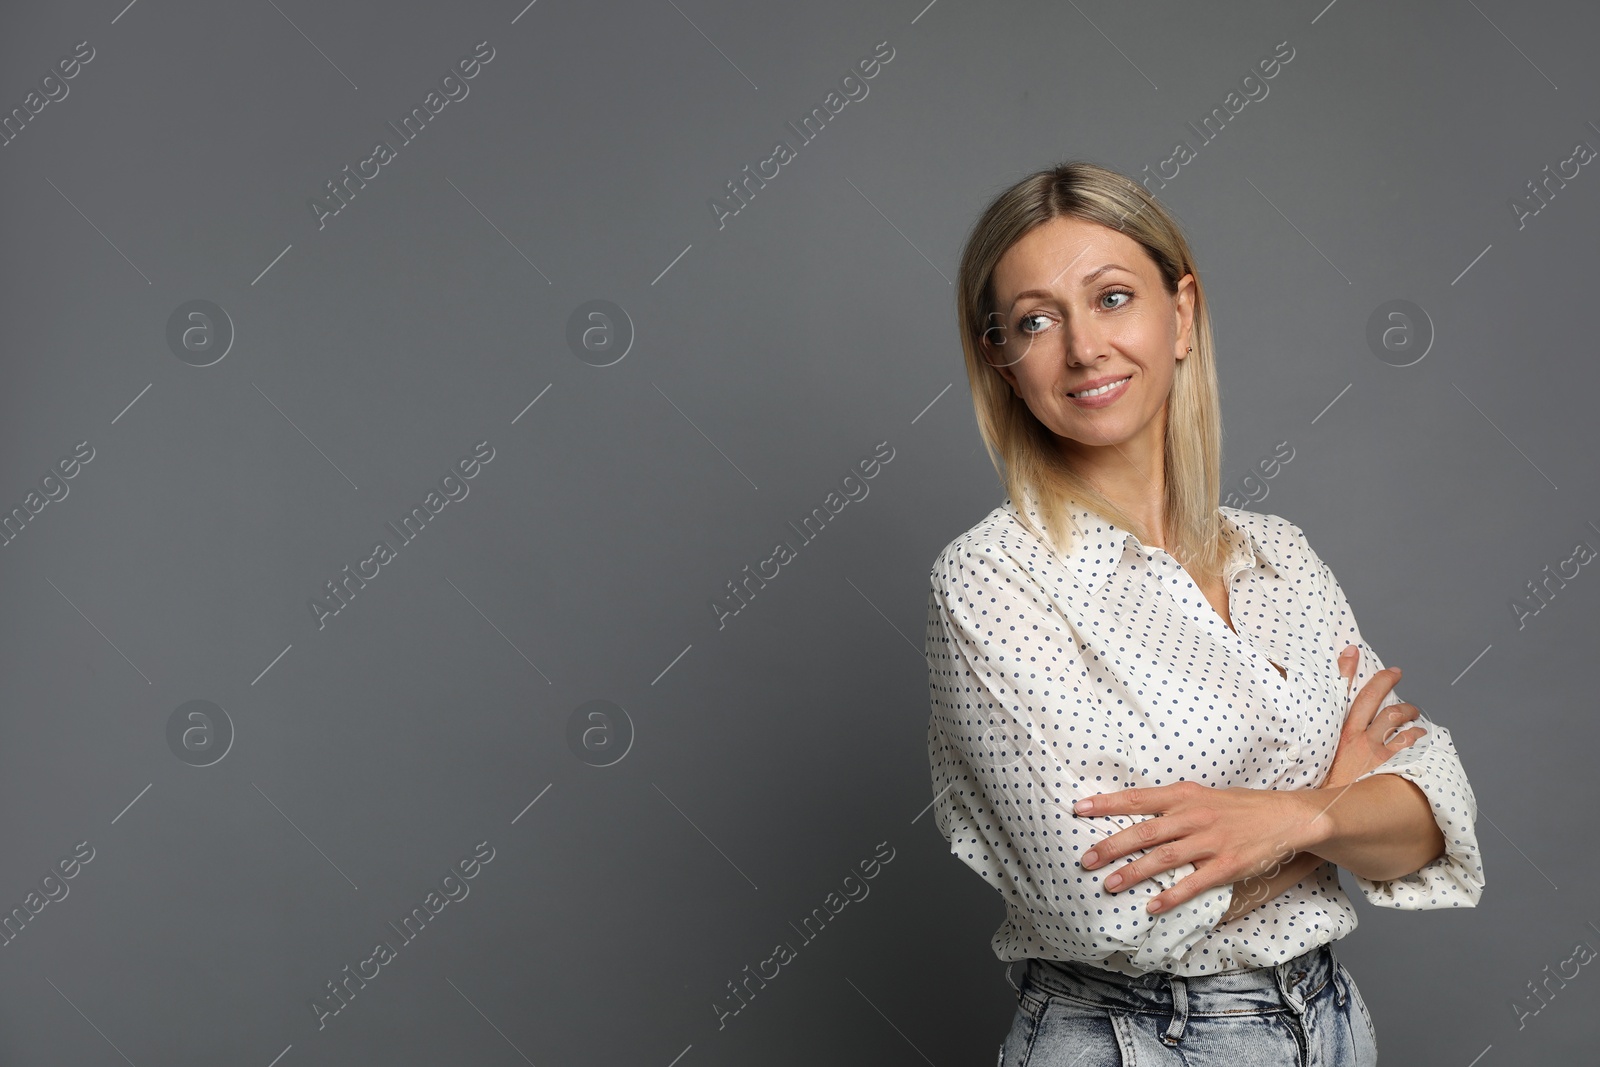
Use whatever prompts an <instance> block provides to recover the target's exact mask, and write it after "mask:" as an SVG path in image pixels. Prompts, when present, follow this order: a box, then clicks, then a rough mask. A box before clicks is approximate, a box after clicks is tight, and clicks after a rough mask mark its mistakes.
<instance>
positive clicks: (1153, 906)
mask: <svg viewBox="0 0 1600 1067" xmlns="http://www.w3.org/2000/svg"><path fill="white" fill-rule="evenodd" d="M1160 910H1161V901H1159V900H1152V901H1151V902H1150V908H1149V911H1150V914H1151V915H1154V914H1155V913H1156V912H1158V911H1160Z"/></svg>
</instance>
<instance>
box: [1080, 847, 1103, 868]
mask: <svg viewBox="0 0 1600 1067" xmlns="http://www.w3.org/2000/svg"><path fill="white" fill-rule="evenodd" d="M1099 862H1100V854H1099V853H1098V852H1096V851H1095V850H1094V849H1090V850H1089V851H1088V852H1085V853H1084V854H1083V865H1084V866H1085V867H1093V866H1094V865H1095V864H1097V863H1099Z"/></svg>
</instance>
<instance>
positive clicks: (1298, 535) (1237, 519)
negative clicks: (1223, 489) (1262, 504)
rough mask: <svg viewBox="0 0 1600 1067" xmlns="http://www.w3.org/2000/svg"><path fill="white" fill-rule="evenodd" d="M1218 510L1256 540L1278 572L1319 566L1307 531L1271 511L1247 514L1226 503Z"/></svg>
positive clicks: (1320, 558)
mask: <svg viewBox="0 0 1600 1067" xmlns="http://www.w3.org/2000/svg"><path fill="white" fill-rule="evenodd" d="M1218 510H1220V511H1221V512H1222V514H1223V517H1225V518H1227V519H1230V520H1232V522H1233V523H1234V525H1235V526H1237V527H1238V528H1239V529H1241V530H1244V531H1245V532H1247V533H1248V534H1249V535H1250V536H1251V537H1252V538H1253V539H1254V540H1255V543H1256V547H1257V548H1258V549H1259V550H1260V551H1261V553H1262V554H1263V555H1265V556H1266V557H1267V558H1268V560H1269V562H1272V563H1273V564H1274V565H1276V566H1278V568H1279V569H1280V570H1286V569H1287V570H1292V569H1296V568H1297V567H1299V566H1308V567H1317V566H1320V565H1321V563H1322V557H1320V556H1318V555H1317V552H1316V550H1315V549H1314V548H1312V547H1311V542H1310V541H1309V540H1307V539H1306V532H1305V531H1304V530H1302V529H1301V528H1300V527H1299V526H1298V525H1296V524H1295V523H1293V522H1291V521H1289V520H1288V519H1286V518H1284V517H1283V516H1282V515H1278V514H1275V513H1273V512H1270V511H1247V510H1245V509H1244V508H1232V507H1228V506H1227V505H1226V504H1224V505H1221V506H1220V508H1219V509H1218Z"/></svg>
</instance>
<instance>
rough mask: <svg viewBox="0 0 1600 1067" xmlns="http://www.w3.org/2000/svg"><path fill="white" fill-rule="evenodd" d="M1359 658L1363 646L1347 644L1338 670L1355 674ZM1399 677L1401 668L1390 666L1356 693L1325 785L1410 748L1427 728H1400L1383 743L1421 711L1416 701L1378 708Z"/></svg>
mask: <svg viewBox="0 0 1600 1067" xmlns="http://www.w3.org/2000/svg"><path fill="white" fill-rule="evenodd" d="M1360 658H1361V650H1360V649H1359V648H1357V647H1356V646H1355V645H1347V646H1346V647H1345V650H1344V651H1343V652H1341V653H1339V674H1340V675H1341V676H1343V677H1345V678H1349V679H1353V678H1355V676H1356V667H1357V664H1358V661H1359V660H1360ZM1399 680H1400V668H1398V667H1388V668H1385V669H1384V670H1381V671H1379V672H1378V673H1377V674H1375V675H1373V676H1372V677H1371V678H1369V679H1367V684H1366V685H1364V686H1362V687H1361V692H1360V693H1358V694H1356V698H1355V700H1354V701H1353V702H1351V704H1350V712H1349V714H1348V715H1347V716H1346V717H1345V721H1344V729H1343V730H1342V731H1341V732H1340V734H1339V747H1338V748H1337V749H1336V750H1335V751H1334V754H1333V766H1332V767H1331V768H1329V770H1328V775H1327V777H1326V778H1325V779H1323V781H1322V786H1321V787H1322V788H1324V789H1327V788H1331V787H1335V786H1343V785H1349V784H1350V783H1351V782H1353V781H1355V780H1356V779H1357V778H1360V777H1361V776H1362V775H1363V774H1366V773H1367V772H1368V771H1370V770H1372V769H1373V768H1374V767H1377V766H1379V765H1381V764H1382V763H1384V762H1386V761H1387V760H1388V759H1389V757H1390V756H1392V755H1394V754H1395V753H1396V752H1399V751H1400V750H1401V749H1403V748H1409V747H1410V746H1411V745H1412V744H1414V743H1415V742H1416V740H1417V739H1418V738H1419V737H1421V736H1423V735H1424V734H1426V733H1427V732H1428V731H1427V730H1426V729H1424V728H1423V727H1421V726H1413V727H1410V728H1409V729H1405V730H1401V731H1400V732H1398V733H1396V734H1395V735H1394V736H1393V737H1392V738H1389V741H1388V743H1387V744H1385V743H1384V738H1385V737H1386V736H1387V735H1388V734H1389V733H1390V732H1391V731H1393V730H1394V729H1395V727H1396V726H1398V725H1400V724H1401V723H1402V722H1405V721H1407V720H1409V719H1414V718H1416V717H1417V714H1418V709H1417V706H1416V705H1415V704H1406V703H1400V704H1391V705H1390V706H1389V707H1387V708H1384V709H1383V711H1382V712H1381V713H1380V712H1378V706H1379V705H1380V704H1382V703H1383V698H1384V697H1385V696H1386V695H1387V694H1388V692H1389V690H1391V689H1393V688H1394V684H1395V682H1397V681H1399Z"/></svg>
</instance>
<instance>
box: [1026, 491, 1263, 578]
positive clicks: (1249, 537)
mask: <svg viewBox="0 0 1600 1067" xmlns="http://www.w3.org/2000/svg"><path fill="white" fill-rule="evenodd" d="M1025 499H1026V501H1027V503H1028V505H1029V506H1028V515H1029V517H1030V518H1032V519H1033V521H1034V523H1035V524H1036V525H1037V524H1038V522H1039V519H1038V513H1037V511H1036V510H1035V505H1036V503H1037V499H1036V498H1035V497H1034V496H1033V494H1032V493H1031V492H1027V493H1026V494H1025ZM1005 507H1006V508H1007V509H1008V510H1009V511H1010V512H1011V514H1012V516H1013V518H1017V517H1019V513H1018V510H1017V507H1016V505H1015V504H1014V503H1013V502H1012V501H1011V500H1010V499H1009V498H1008V499H1007V500H1006V503H1005ZM1218 510H1219V511H1220V512H1221V515H1222V528H1223V536H1224V537H1225V538H1226V539H1227V542H1228V558H1227V561H1226V562H1225V563H1224V564H1223V569H1222V574H1223V578H1224V580H1228V579H1231V578H1232V577H1233V575H1234V573H1235V572H1237V571H1238V570H1240V569H1241V568H1246V567H1253V566H1255V565H1256V564H1257V563H1264V564H1266V565H1267V566H1268V567H1270V568H1271V569H1272V571H1273V573H1274V574H1279V575H1280V576H1281V573H1282V572H1281V570H1280V569H1279V566H1278V562H1279V561H1278V557H1277V555H1276V553H1274V552H1272V551H1270V550H1269V549H1268V547H1267V546H1266V545H1264V544H1262V542H1261V540H1260V539H1259V538H1258V537H1256V535H1255V531H1254V530H1252V529H1251V526H1252V525H1254V524H1253V523H1252V522H1251V516H1252V515H1253V513H1252V512H1248V511H1243V510H1241V509H1238V508H1230V507H1226V506H1223V507H1220V508H1219V509H1218ZM1068 514H1069V515H1070V516H1071V523H1069V525H1075V527H1076V529H1077V531H1078V535H1077V537H1076V541H1077V544H1076V545H1075V546H1074V548H1073V550H1072V551H1071V552H1056V553H1054V555H1056V557H1057V558H1059V559H1060V560H1062V562H1064V563H1066V564H1067V566H1069V567H1071V568H1072V571H1073V573H1074V574H1075V575H1076V576H1077V579H1078V581H1079V583H1080V584H1081V585H1082V586H1083V587H1084V588H1085V589H1086V590H1088V591H1089V593H1090V594H1094V593H1096V592H1098V591H1099V589H1100V586H1101V585H1102V584H1104V582H1105V580H1106V579H1107V578H1108V577H1110V575H1111V573H1112V572H1113V571H1115V570H1116V569H1117V565H1118V564H1119V563H1120V562H1121V561H1122V557H1123V555H1124V554H1125V553H1126V552H1128V551H1138V550H1140V549H1143V548H1144V543H1143V542H1142V541H1140V540H1139V538H1138V536H1137V535H1136V534H1134V533H1133V531H1131V530H1125V529H1123V528H1122V527H1120V526H1118V525H1117V524H1116V523H1114V522H1112V521H1111V520H1110V519H1107V518H1105V517H1104V516H1102V515H1100V514H1099V513H1098V512H1095V511H1091V510H1090V509H1088V508H1086V507H1083V506H1081V505H1078V504H1076V503H1073V504H1070V505H1069V506H1068Z"/></svg>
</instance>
